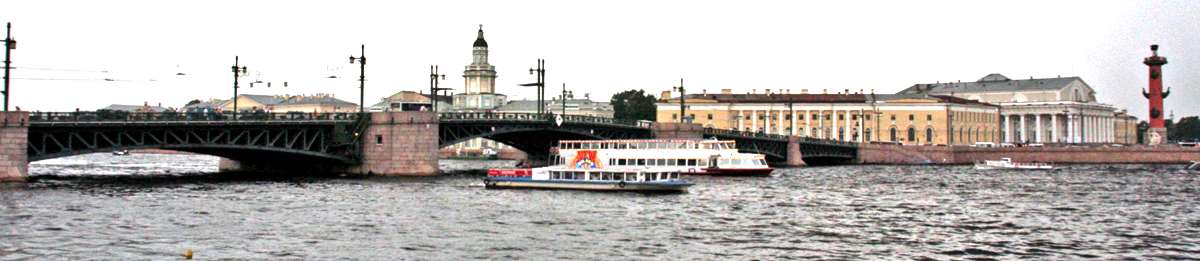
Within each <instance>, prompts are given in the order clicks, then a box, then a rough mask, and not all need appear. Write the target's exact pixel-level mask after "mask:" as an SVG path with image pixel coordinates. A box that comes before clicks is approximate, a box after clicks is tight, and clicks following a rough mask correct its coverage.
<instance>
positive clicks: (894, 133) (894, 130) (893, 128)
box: [889, 127, 896, 142]
mask: <svg viewBox="0 0 1200 261" xmlns="http://www.w3.org/2000/svg"><path fill="white" fill-rule="evenodd" d="M890 133H891V136H890V139H889V140H891V141H892V142H896V128H895V127H892V128H891V129H890Z"/></svg>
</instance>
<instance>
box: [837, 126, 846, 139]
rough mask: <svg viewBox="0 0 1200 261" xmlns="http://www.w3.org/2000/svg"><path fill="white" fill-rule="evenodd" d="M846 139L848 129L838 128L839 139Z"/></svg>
mask: <svg viewBox="0 0 1200 261" xmlns="http://www.w3.org/2000/svg"><path fill="white" fill-rule="evenodd" d="M845 137H846V128H842V127H838V134H837V139H838V140H841V139H843V138H845Z"/></svg>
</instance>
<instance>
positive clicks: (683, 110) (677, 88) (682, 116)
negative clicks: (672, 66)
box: [671, 78, 687, 123]
mask: <svg viewBox="0 0 1200 261" xmlns="http://www.w3.org/2000/svg"><path fill="white" fill-rule="evenodd" d="M671 89H672V90H675V91H678V92H679V123H684V122H685V120H684V119H685V118H687V115H686V114H685V113H686V112H687V105H686V104H685V103H684V99H683V96H684V95H685V94H686V90H684V89H683V78H679V86H675V87H671Z"/></svg>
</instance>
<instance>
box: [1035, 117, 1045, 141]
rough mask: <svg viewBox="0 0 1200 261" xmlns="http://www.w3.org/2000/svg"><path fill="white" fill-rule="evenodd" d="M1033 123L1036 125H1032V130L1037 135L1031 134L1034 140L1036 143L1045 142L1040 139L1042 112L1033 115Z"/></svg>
mask: <svg viewBox="0 0 1200 261" xmlns="http://www.w3.org/2000/svg"><path fill="white" fill-rule="evenodd" d="M1033 124H1035V125H1037V126H1034V128H1033V130H1034V131H1037V135H1033V138H1034V140H1036V141H1037V143H1043V142H1045V141H1042V114H1041V113H1038V114H1034V115H1033Z"/></svg>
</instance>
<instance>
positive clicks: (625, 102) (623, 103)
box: [609, 90, 658, 121]
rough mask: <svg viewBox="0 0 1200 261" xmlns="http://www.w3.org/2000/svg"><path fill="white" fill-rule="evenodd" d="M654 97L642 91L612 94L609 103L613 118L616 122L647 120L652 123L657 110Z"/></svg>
mask: <svg viewBox="0 0 1200 261" xmlns="http://www.w3.org/2000/svg"><path fill="white" fill-rule="evenodd" d="M657 100H658V99H657V98H655V97H654V95H649V94H646V92H645V91H643V90H628V91H623V92H620V93H617V94H613V96H612V99H611V100H609V102H610V103H611V104H612V106H613V118H615V119H618V120H648V121H654V120H655V119H656V118H657V117H656V116H655V115H656V114H657V112H658V109H657V108H656V107H655V105H654V102H655V101H657Z"/></svg>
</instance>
